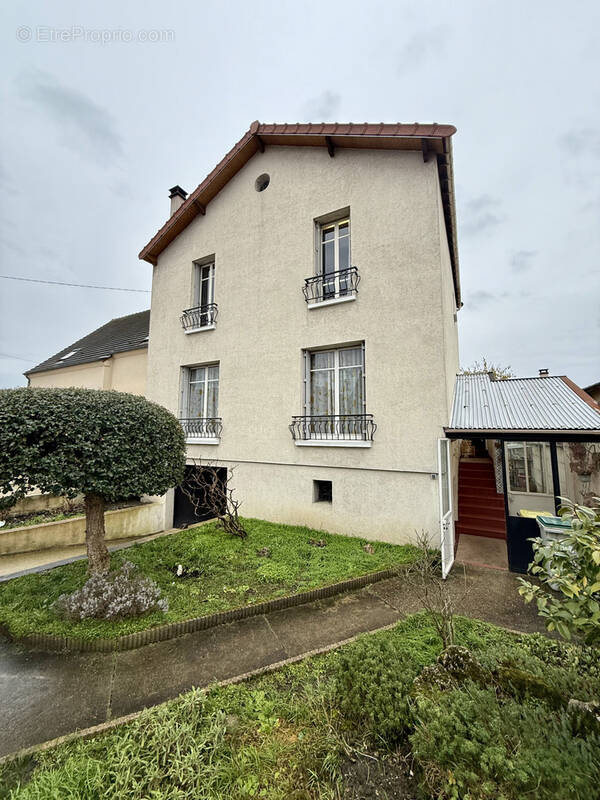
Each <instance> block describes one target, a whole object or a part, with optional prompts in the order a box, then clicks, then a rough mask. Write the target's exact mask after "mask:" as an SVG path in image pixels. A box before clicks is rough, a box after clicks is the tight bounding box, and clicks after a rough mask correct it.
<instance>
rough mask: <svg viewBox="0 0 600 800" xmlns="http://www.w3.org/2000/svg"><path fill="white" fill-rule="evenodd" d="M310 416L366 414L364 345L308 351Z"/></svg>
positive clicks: (307, 410) (308, 413)
mask: <svg viewBox="0 0 600 800" xmlns="http://www.w3.org/2000/svg"><path fill="white" fill-rule="evenodd" d="M306 357H307V362H308V363H307V371H308V375H307V397H306V414H307V415H308V416H325V415H327V416H333V415H335V416H338V415H346V414H364V411H365V408H364V402H365V398H364V354H363V347H362V345H361V346H358V347H344V348H339V349H335V350H320V351H317V352H310V353H307V354H306Z"/></svg>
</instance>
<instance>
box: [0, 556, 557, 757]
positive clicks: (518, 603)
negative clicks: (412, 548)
mask: <svg viewBox="0 0 600 800" xmlns="http://www.w3.org/2000/svg"><path fill="white" fill-rule="evenodd" d="M465 580H466V583H467V584H468V586H469V592H468V594H467V595H466V597H464V596H463V595H464V587H465ZM450 585H451V587H452V591H453V593H454V594H455V596H456V598H457V612H458V613H462V614H466V615H468V616H472V617H478V618H480V619H486V620H489V621H490V622H493V623H496V624H498V625H504V626H505V627H509V628H513V629H517V630H522V631H525V632H533V631H543V626H542V624H541V622H540V620H539V618H538V617H537V614H536V612H535V609H534V608H532V607H531V606H525V605H524V603H523V601H522V600H521V598H520V597H519V596H518V594H517V588H516V587H517V582H516V577H515V576H514V575H512V574H511V573H508V572H502V571H498V570H489V569H483V568H478V567H467V568H466V578H465V575H464V574H463V570H462V568H461V567H459V568H457V569H455V571H453V573H452V575H451V579H450ZM418 610H419V602H418V600H416V599H415V597H414V594H413V593H412V592H410V591H408V590H407V589H406V587H405V586H404V585H403V581H402V578H394V579H392V580H387V581H382V582H380V583H377V584H374V585H373V586H370V587H367V588H365V589H362V590H360V591H358V592H354V593H351V594H347V595H342V596H339V597H335V598H331V599H329V600H323V601H320V602H317V603H311V604H308V605H304V606H299V607H297V608H290V609H286V610H284V611H277V612H273V613H271V614H266V615H263V616H259V617H253V618H251V619H248V620H243V621H241V622H234V623H231V624H228V625H221V626H219V627H217V628H212V629H210V630H208V631H200V632H197V633H193V634H188V635H186V636H182V637H180V638H178V639H173V640H171V641H168V642H160V643H158V644H153V645H148V646H146V647H142V648H140V649H139V650H131V651H128V652H125V653H111V654H56V653H39V652H32V651H26V650H24V649H23V648H20V647H18V646H16V645H14V644H12V643H10V642H8V641H6V640H0V704H1V708H2V725H1V727H0V756H2V755H6V754H8V753H13V752H16V751H17V750H20V749H21V748H23V747H28V746H31V745H34V744H38V743H41V742H44V741H47V740H49V739H53V738H55V737H57V736H62V735H64V734H67V733H71V732H72V731H75V730H77V729H80V728H86V727H89V726H91V725H96V724H99V723H101V722H105V721H108V720H110V719H113V718H115V717H120V716H123V715H125V714H129V713H131V712H133V711H138V710H140V709H142V708H145V707H146V706H152V705H156V704H157V703H161V702H163V701H164V700H168V699H170V698H172V697H176V696H177V695H178V694H180V693H181V692H184V691H186V690H188V689H191V688H192V687H194V686H196V687H201V686H206V685H208V684H210V683H213V682H214V681H220V680H226V679H228V678H232V677H235V676H237V675H242V674H244V673H246V672H251V671H253V670H256V669H259V668H261V667H265V666H268V665H270V664H274V663H277V662H279V661H282V660H284V659H286V658H290V657H293V656H297V655H302V654H304V653H309V652H311V651H313V650H316V649H318V648H322V647H327V646H329V645H334V644H336V643H338V642H342V641H344V640H345V639H349V638H350V637H352V636H355V635H356V634H358V633H361V632H364V631H372V630H376V629H378V628H382V627H384V626H386V625H389V624H391V623H394V622H396V621H398V620H400V619H401V618H402V617H404V616H406V615H407V614H409V613H413V612H415V611H418Z"/></svg>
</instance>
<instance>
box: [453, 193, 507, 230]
mask: <svg viewBox="0 0 600 800" xmlns="http://www.w3.org/2000/svg"><path fill="white" fill-rule="evenodd" d="M463 219H465V221H464V222H463V223H462V224H461V225H460V232H461V233H462V234H464V235H465V236H476V235H478V234H481V233H485V232H486V231H487V232H489V231H491V230H492V229H493V228H496V227H498V225H500V224H501V223H502V222H503V221H504V215H503V214H502V213H501V211H500V201H499V200H498V199H497V198H495V197H491V195H489V194H482V195H480V196H479V197H475V198H474V199H473V200H469V201H468V202H467V203H465V205H464V206H463Z"/></svg>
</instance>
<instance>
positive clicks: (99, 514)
mask: <svg viewBox="0 0 600 800" xmlns="http://www.w3.org/2000/svg"><path fill="white" fill-rule="evenodd" d="M85 543H86V545H87V554H88V572H89V573H90V574H91V575H93V574H95V573H99V572H108V570H109V568H110V555H109V553H108V550H107V548H106V543H105V541H104V498H103V497H100V495H98V494H86V496H85Z"/></svg>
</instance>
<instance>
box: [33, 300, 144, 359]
mask: <svg viewBox="0 0 600 800" xmlns="http://www.w3.org/2000/svg"><path fill="white" fill-rule="evenodd" d="M149 330H150V311H149V310H148V311H139V312H138V313H137V314H129V315H128V316H126V317H117V319H112V320H111V321H110V322H107V323H106V325H103V326H102V327H101V328H98V329H97V330H95V331H94V332H93V333H88V335H87V336H84V337H83V339H79V341H77V342H73V344H70V345H69V346H68V347H64V348H63V349H62V350H60V351H59V352H58V353H56V355H53V356H52V357H51V358H48V359H46V361H42V363H41V364H38V365H37V367H33V368H32V369H30V370H27V372H25V373H24V374H25V375H31V374H32V373H34V372H46V371H48V370H51V369H62V368H63V367H73V366H75V365H76V364H89V363H90V362H91V361H100V360H102V359H105V358H108V357H109V356H111V355H112V354H113V353H126V352H127V351H128V350H139V349H141V348H142V347H148V332H149ZM70 353H71V355H69V357H68V358H65V359H64V360H61V358H62V357H63V356H65V355H68V354H70Z"/></svg>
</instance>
